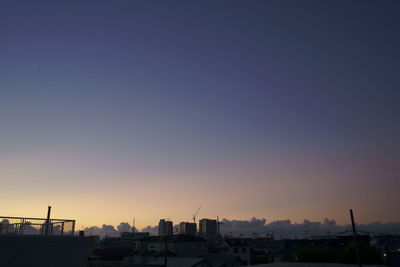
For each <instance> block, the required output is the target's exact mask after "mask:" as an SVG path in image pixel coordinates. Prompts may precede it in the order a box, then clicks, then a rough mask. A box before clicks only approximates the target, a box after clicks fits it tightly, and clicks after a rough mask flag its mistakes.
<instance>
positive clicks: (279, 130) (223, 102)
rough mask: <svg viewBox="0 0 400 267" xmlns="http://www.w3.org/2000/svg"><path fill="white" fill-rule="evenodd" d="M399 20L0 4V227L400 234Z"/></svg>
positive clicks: (332, 5)
mask: <svg viewBox="0 0 400 267" xmlns="http://www.w3.org/2000/svg"><path fill="white" fill-rule="evenodd" d="M399 13H400V3H399V2H395V1H334V2H333V1H330V2H326V1H127V0H120V1H84V2H81V1H2V2H1V3H0V211H1V215H3V216H27V217H44V216H45V215H46V211H47V205H51V206H53V211H52V216H53V217H58V218H68V219H76V220H77V223H78V225H79V227H82V228H83V227H85V226H88V225H101V224H103V223H106V224H112V225H117V224H118V223H119V222H121V221H127V222H131V221H132V219H133V218H135V219H136V225H137V226H138V227H145V226H147V225H154V224H157V223H158V220H159V219H160V218H169V219H171V220H173V221H174V223H175V222H176V223H177V222H179V221H189V220H191V219H192V215H193V213H194V212H195V211H196V209H197V208H198V206H199V205H201V206H202V208H201V210H200V211H199V215H198V217H199V218H215V217H216V216H220V217H221V218H230V219H237V220H243V219H249V218H252V217H253V216H254V217H258V218H267V220H268V221H273V220H284V219H290V220H292V221H293V222H302V221H303V220H304V219H310V220H313V221H322V220H323V219H324V218H332V219H335V220H336V222H337V223H339V224H348V222H349V218H348V217H349V216H348V209H350V208H352V209H353V210H354V212H355V216H356V220H357V221H358V222H360V223H369V222H373V221H381V222H398V221H400V214H399V213H398V203H399V202H400V194H399V193H398V191H399V188H400V139H399V136H400V120H399V115H400V105H399V97H400V92H399V84H400V75H399V74H400V50H399V47H400V34H399V30H398V29H399V26H400V14H399Z"/></svg>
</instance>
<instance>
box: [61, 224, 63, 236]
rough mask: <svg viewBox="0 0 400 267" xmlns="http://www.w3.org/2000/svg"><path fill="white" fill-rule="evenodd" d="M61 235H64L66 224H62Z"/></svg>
mask: <svg viewBox="0 0 400 267" xmlns="http://www.w3.org/2000/svg"><path fill="white" fill-rule="evenodd" d="M61 235H64V222H62V223H61Z"/></svg>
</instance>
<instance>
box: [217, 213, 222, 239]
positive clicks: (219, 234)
mask: <svg viewBox="0 0 400 267" xmlns="http://www.w3.org/2000/svg"><path fill="white" fill-rule="evenodd" d="M217 231H218V238H221V232H220V231H219V216H217Z"/></svg>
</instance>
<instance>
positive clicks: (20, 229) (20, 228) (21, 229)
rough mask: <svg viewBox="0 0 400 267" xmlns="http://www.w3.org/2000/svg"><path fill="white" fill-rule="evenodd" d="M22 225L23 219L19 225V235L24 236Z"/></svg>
mask: <svg viewBox="0 0 400 267" xmlns="http://www.w3.org/2000/svg"><path fill="white" fill-rule="evenodd" d="M24 224H25V218H22V220H21V224H20V225H19V235H24Z"/></svg>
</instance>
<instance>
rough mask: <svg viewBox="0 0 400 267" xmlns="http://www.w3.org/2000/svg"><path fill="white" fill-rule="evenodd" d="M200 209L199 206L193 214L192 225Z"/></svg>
mask: <svg viewBox="0 0 400 267" xmlns="http://www.w3.org/2000/svg"><path fill="white" fill-rule="evenodd" d="M200 208H201V205H200V206H199V207H198V208H197V210H196V212H195V214H193V222H194V223H195V222H196V216H197V213H199V210H200Z"/></svg>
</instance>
